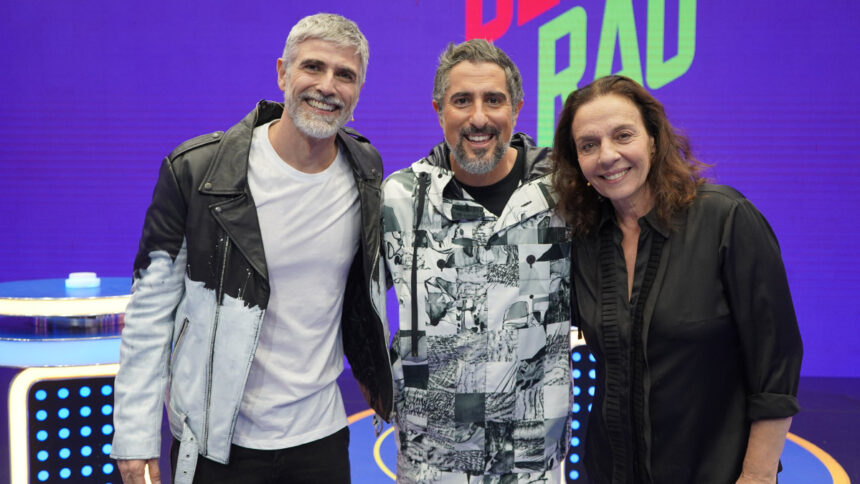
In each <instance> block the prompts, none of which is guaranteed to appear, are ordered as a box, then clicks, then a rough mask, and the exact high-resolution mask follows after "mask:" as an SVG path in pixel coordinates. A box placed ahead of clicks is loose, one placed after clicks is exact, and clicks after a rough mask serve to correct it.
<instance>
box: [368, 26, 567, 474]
mask: <svg viewBox="0 0 860 484" xmlns="http://www.w3.org/2000/svg"><path fill="white" fill-rule="evenodd" d="M433 91H434V92H433V107H434V108H435V110H436V112H437V114H438V115H439V123H440V125H441V126H442V130H443V131H444V136H445V142H444V143H441V144H439V145H438V146H436V147H435V148H433V150H432V152H431V153H430V155H429V156H427V157H426V158H423V159H421V160H419V161H418V162H416V163H414V164H413V165H412V166H411V167H409V168H406V169H404V170H400V171H398V172H396V173H394V174H392V175H391V176H390V177H389V178H388V179H387V180H386V181H385V183H384V184H383V199H384V201H383V226H384V229H383V230H384V233H383V252H384V257H385V262H386V264H387V269H388V272H389V274H390V277H391V281H390V282H392V283H393V284H394V287H395V288H396V291H397V299H398V301H399V305H400V330H399V331H398V333H397V335H396V336H395V338H394V341H393V343H392V348H391V350H392V351H391V353H392V364H393V366H394V378H395V415H394V421H395V424H396V430H397V445H398V458H397V479H398V482H402V483H418V482H433V483H439V482H457V483H465V482H470V483H471V482H475V483H478V482H480V483H485V482H520V483H522V482H529V483H533V482H558V481H559V480H560V472H561V462H562V461H563V459H564V456H565V454H566V450H567V437H566V435H567V428H568V425H569V415H570V404H571V397H570V370H569V357H568V350H569V343H568V341H569V339H568V338H569V329H570V315H569V312H570V311H569V307H568V304H569V303H568V301H569V287H570V281H569V259H568V254H569V251H568V239H567V235H566V230H565V228H564V224H563V223H562V221H561V220H560V219H559V218H558V217H557V216H556V215H555V213H554V210H553V208H554V206H555V203H556V202H555V200H556V199H555V197H554V195H553V193H552V191H551V188H550V174H549V172H550V160H549V156H548V155H549V153H548V150H547V149H544V148H537V147H535V146H534V145H533V142H532V140H531V139H530V138H529V137H528V136H526V135H524V134H522V133H516V134H513V128H514V124H515V123H516V119H517V114H518V113H519V110H520V108H521V107H522V104H523V101H522V98H523V91H522V79H521V77H520V74H519V71H518V70H517V67H516V65H514V63H513V62H512V61H511V60H510V59H509V58H508V56H507V55H506V54H505V53H504V52H502V51H501V50H500V49H499V48H497V47H495V46H493V45H492V44H490V43H488V42H486V41H484V40H471V41H467V42H464V43H462V44H460V45H453V44H452V45H449V46H448V48H447V49H446V50H445V52H444V53H443V54H442V56H441V57H440V62H439V67H438V68H437V71H436V79H435V84H434V90H433Z"/></svg>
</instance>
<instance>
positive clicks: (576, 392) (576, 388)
mask: <svg viewBox="0 0 860 484" xmlns="http://www.w3.org/2000/svg"><path fill="white" fill-rule="evenodd" d="M580 393H582V390H581V389H580V388H579V387H578V386H574V387H573V394H574V396H578V395H579V394H580Z"/></svg>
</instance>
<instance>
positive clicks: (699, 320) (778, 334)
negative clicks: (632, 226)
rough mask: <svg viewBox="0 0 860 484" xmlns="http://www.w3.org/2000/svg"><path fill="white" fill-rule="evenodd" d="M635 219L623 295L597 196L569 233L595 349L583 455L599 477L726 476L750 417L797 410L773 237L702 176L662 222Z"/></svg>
mask: <svg viewBox="0 0 860 484" xmlns="http://www.w3.org/2000/svg"><path fill="white" fill-rule="evenodd" d="M639 225H640V228H641V232H640V236H639V245H638V252H637V256H636V263H635V274H634V286H633V294H632V297H631V299H630V300H628V299H627V287H626V284H627V270H626V267H625V263H624V254H623V251H622V249H621V237H622V234H621V230H620V228H619V227H618V226H617V224H616V222H615V215H614V212H613V210H612V206H611V204H610V203H609V202H608V201H607V202H606V207H605V210H604V214H603V217H602V220H601V222H600V225H599V228H598V230H596V231H595V232H592V233H591V234H590V235H588V236H586V237H584V238H581V239H577V240H575V241H574V246H573V249H572V250H573V254H572V256H573V264H572V280H573V281H574V285H575V291H573V297H575V298H576V301H575V304H574V305H572V307H573V308H576V307H577V306H578V309H579V317H577V316H576V315H574V320H577V319H578V320H579V321H580V324H581V328H582V330H583V332H584V334H585V338H586V341H587V342H588V345H589V348H590V350H591V351H592V353H593V354H594V356H595V357H596V359H597V380H598V381H597V394H596V397H595V401H594V405H593V409H592V412H591V415H590V417H589V423H588V435H587V437H586V449H585V463H586V468H587V471H588V473H589V476H590V478H591V480H592V482H597V483H610V482H611V483H639V482H642V483H658V484H659V483H697V484H705V483H733V482H735V480H736V479H737V477H738V475H739V474H740V471H741V466H742V464H743V458H744V453H745V451H746V443H747V439H748V437H749V429H750V422H751V421H754V420H758V419H768V418H784V417H789V416H792V415H794V414H795V413H797V411H798V410H799V407H798V404H797V399H796V397H795V395H796V394H797V384H798V378H799V373H800V361H801V355H802V347H801V341H800V333H799V331H798V327H797V320H796V317H795V314H794V306H793V304H792V301H791V294H790V293H789V289H788V281H787V279H786V275H785V269H784V267H783V263H782V259H781V257H780V251H779V246H778V244H777V240H776V237H775V236H774V234H773V231H772V230H771V228H770V226H769V225H768V223H767V221H766V220H765V219H764V217H763V216H762V215H761V214H760V213H759V211H758V210H756V208H755V207H754V206H753V205H752V204H751V203H750V202H749V201H748V200H747V199H746V198H744V197H743V195H741V194H740V193H738V192H737V191H735V190H733V189H732V188H729V187H726V186H719V185H704V186H702V187H701V188H700V189H699V193H698V196H697V198H696V200H695V201H694V202H693V204H692V206H691V207H689V208H688V209H687V210H685V211H684V212H683V213H681V214H679V215H678V216H677V217H676V218H675V221H674V223H673V226H672V227H661V226H660V224H659V223H658V221H657V219H656V217H655V216H654V213H653V212H652V213H650V214H649V215H647V216H646V217H643V218H642V219H640V220H639Z"/></svg>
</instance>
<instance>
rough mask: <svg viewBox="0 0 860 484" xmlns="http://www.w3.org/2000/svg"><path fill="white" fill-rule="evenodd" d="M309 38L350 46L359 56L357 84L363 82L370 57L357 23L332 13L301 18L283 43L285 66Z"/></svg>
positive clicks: (365, 40) (365, 41)
mask: <svg viewBox="0 0 860 484" xmlns="http://www.w3.org/2000/svg"><path fill="white" fill-rule="evenodd" d="M309 39H319V40H324V41H327V42H331V43H333V44H336V45H339V46H342V47H352V48H353V49H355V52H356V53H357V54H358V56H359V57H360V58H361V73H360V78H359V81H360V82H359V84H363V83H364V77H365V74H366V73H367V61H368V58H369V57H370V49H369V47H368V46H367V39H366V38H365V37H364V34H362V33H361V30H359V29H358V25H356V24H355V22H353V21H352V20H349V19H348V18H346V17H341V16H340V15H336V14H333V13H317V14H314V15H308V16H307V17H305V18H303V19H301V20H299V21H298V23H296V25H294V26H293V28H292V29H290V34H289V35H288V36H287V42H286V44H285V45H284V54H283V56H282V59H283V60H284V64H286V65H287V66H289V65H290V63H292V61H293V59H294V58H295V56H296V51H297V50H298V48H299V44H301V43H302V42H304V41H306V40H309Z"/></svg>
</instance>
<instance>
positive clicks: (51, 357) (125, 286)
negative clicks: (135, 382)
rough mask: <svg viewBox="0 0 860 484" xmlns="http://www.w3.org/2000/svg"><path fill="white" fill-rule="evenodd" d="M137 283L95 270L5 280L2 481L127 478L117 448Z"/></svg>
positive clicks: (0, 358)
mask: <svg viewBox="0 0 860 484" xmlns="http://www.w3.org/2000/svg"><path fill="white" fill-rule="evenodd" d="M69 281H71V283H69ZM130 288H131V278H129V277H123V278H102V279H101V280H98V279H97V278H95V277H94V275H92V274H90V276H89V277H87V276H84V277H83V278H78V280H77V281H74V280H72V277H71V276H70V279H65V280H64V279H43V280H34V281H20V282H3V283H0V385H2V387H3V389H4V390H5V391H3V394H4V395H5V396H7V400H6V405H4V407H5V410H6V413H7V416H6V418H4V419H3V423H5V424H7V425H8V428H5V429H4V426H5V425H3V424H0V431H2V432H0V433H2V436H0V449H2V450H3V455H2V456H0V482H11V483H12V484H24V483H40V482H69V483H89V482H92V483H100V484H105V483H113V484H119V483H121V482H122V479H121V478H120V476H119V472H118V471H117V469H116V464H115V463H114V462H112V461H111V459H110V455H109V454H110V449H111V440H112V437H113V382H114V376H115V375H116V371H117V367H118V364H117V362H118V361H119V345H120V331H121V330H122V324H123V313H124V312H125V308H126V305H127V304H128V300H129V297H130ZM2 402H3V400H2V398H0V403H2ZM3 444H6V445H3ZM7 449H8V451H7ZM4 470H5V472H8V475H6V476H4ZM4 477H6V479H4Z"/></svg>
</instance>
